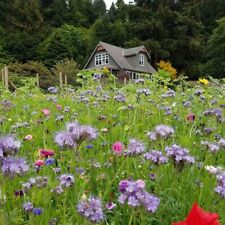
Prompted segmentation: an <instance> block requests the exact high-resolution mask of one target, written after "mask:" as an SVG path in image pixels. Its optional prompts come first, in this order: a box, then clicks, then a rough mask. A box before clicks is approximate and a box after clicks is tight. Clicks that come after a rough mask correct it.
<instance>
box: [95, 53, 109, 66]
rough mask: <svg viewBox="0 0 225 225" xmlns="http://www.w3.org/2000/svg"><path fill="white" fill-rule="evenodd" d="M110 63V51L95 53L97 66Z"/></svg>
mask: <svg viewBox="0 0 225 225" xmlns="http://www.w3.org/2000/svg"><path fill="white" fill-rule="evenodd" d="M107 64H109V54H108V53H98V54H96V55H95V66H101V65H107Z"/></svg>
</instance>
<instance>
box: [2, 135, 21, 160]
mask: <svg viewBox="0 0 225 225" xmlns="http://www.w3.org/2000/svg"><path fill="white" fill-rule="evenodd" d="M20 145H21V144H20V142H19V141H18V140H16V139H15V138H14V137H12V136H4V137H0V151H1V152H2V154H3V156H4V157H7V156H9V155H11V156H13V155H15V154H16V153H17V152H18V151H19V148H20Z"/></svg>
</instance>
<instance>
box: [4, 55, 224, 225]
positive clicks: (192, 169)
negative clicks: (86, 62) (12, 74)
mask: <svg viewBox="0 0 225 225" xmlns="http://www.w3.org/2000/svg"><path fill="white" fill-rule="evenodd" d="M101 60H103V61H104V55H103V58H101ZM109 60H111V59H109ZM101 67H102V65H101ZM113 72H114V71H113ZM128 72H131V71H128ZM62 73H63V75H65V74H66V72H65V71H62ZM82 73H83V74H84V75H85V74H86V71H83V72H82ZM87 73H88V74H87V76H83V77H84V79H82V77H80V79H81V81H80V82H79V86H76V88H73V87H71V86H68V87H65V86H66V85H65V86H64V87H63V88H60V93H59V94H58V90H59V89H58V88H57V89H58V90H57V91H56V90H54V88H50V89H49V90H48V92H46V91H45V92H44V93H41V90H40V91H39V92H35V93H33V91H32V89H31V88H29V89H27V90H29V92H25V91H23V92H21V91H20V90H18V89H17V90H15V91H14V92H13V93H11V92H10V91H4V90H2V89H1V88H0V92H1V94H0V208H1V209H0V212H1V213H3V217H2V220H0V224H1V225H4V224H10V225H11V224H24V225H25V224H27V225H31V224H44V225H45V224H46V225H48V224H49V225H59V224H60V225H70V224H79V225H83V224H84V225H86V224H91V223H99V224H101V225H103V224H110V225H126V224H129V225H139V224H140V225H147V224H152V225H153V224H154V225H169V224H172V223H173V222H174V223H175V224H176V221H179V220H181V221H180V222H177V223H178V224H182V225H218V223H219V224H221V225H222V224H225V213H224V212H225V168H224V162H225V129H224V124H225V101H224V96H225V85H224V84H222V83H221V81H218V80H213V79H211V78H210V84H211V82H212V85H201V84H200V83H199V82H192V81H185V80H182V79H180V78H178V79H175V80H172V79H171V76H170V74H169V73H168V72H165V71H161V72H160V71H159V72H158V73H157V74H152V75H151V76H149V75H147V74H146V75H145V74H141V75H140V77H141V79H132V81H131V80H130V79H127V81H126V82H122V83H120V81H119V79H118V80H116V79H115V78H113V77H112V76H111V74H109V76H105V75H104V76H102V71H93V72H90V71H89V72H87ZM21 75H22V74H21ZM133 75H134V74H132V78H135V76H133ZM74 76H76V74H74ZM113 76H114V75H113ZM138 76H139V75H138ZM78 77H79V76H78ZM109 77H111V78H112V80H109ZM136 77H137V76H136ZM144 78H146V79H144ZM63 80H64V79H63ZM108 80H109V82H108ZM112 81H113V82H112ZM69 82H70V78H69V75H68V84H69ZM52 85H53V84H52ZM56 92H57V93H56ZM43 109H45V111H43V112H42V110H43ZM67 149H72V150H73V151H62V150H67ZM81 193H83V195H82V194H81ZM95 196H96V197H95ZM97 196H98V197H97ZM195 199H198V200H199V203H201V206H202V207H204V208H205V209H207V210H210V209H211V211H213V212H217V213H218V215H220V219H218V217H217V216H212V214H213V213H208V212H205V211H204V210H202V211H201V210H200V207H199V206H198V207H197V206H195V208H194V209H193V210H191V211H192V213H189V215H188V217H187V218H186V219H184V217H185V216H186V215H187V212H188V211H189V210H190V208H189V207H190V206H191V205H192V204H193V201H194V200H195ZM201 212H202V213H201ZM182 219H183V220H182ZM219 221H220V222H219Z"/></svg>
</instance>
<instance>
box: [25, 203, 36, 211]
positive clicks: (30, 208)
mask: <svg viewBox="0 0 225 225" xmlns="http://www.w3.org/2000/svg"><path fill="white" fill-rule="evenodd" d="M33 208H34V206H33V204H32V203H31V202H24V203H23V209H24V211H26V212H31V211H32V210H33Z"/></svg>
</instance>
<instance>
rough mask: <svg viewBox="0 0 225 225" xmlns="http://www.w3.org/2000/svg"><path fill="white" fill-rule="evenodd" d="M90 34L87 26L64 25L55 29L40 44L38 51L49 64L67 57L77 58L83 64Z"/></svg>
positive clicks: (45, 62)
mask: <svg viewBox="0 0 225 225" xmlns="http://www.w3.org/2000/svg"><path fill="white" fill-rule="evenodd" d="M88 41H89V36H88V32H87V30H86V29H85V28H78V27H74V26H71V25H63V26H62V27H60V28H56V29H54V30H53V31H52V32H51V34H50V35H49V36H48V38H47V39H46V40H45V41H44V42H42V43H41V44H40V46H39V49H38V53H39V55H40V57H41V59H42V60H43V62H44V64H46V65H47V66H53V65H54V63H55V62H56V61H60V60H63V59H65V58H69V59H75V60H76V61H77V62H78V63H79V64H80V65H81V66H83V63H84V59H85V57H86V54H87V48H88Z"/></svg>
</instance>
